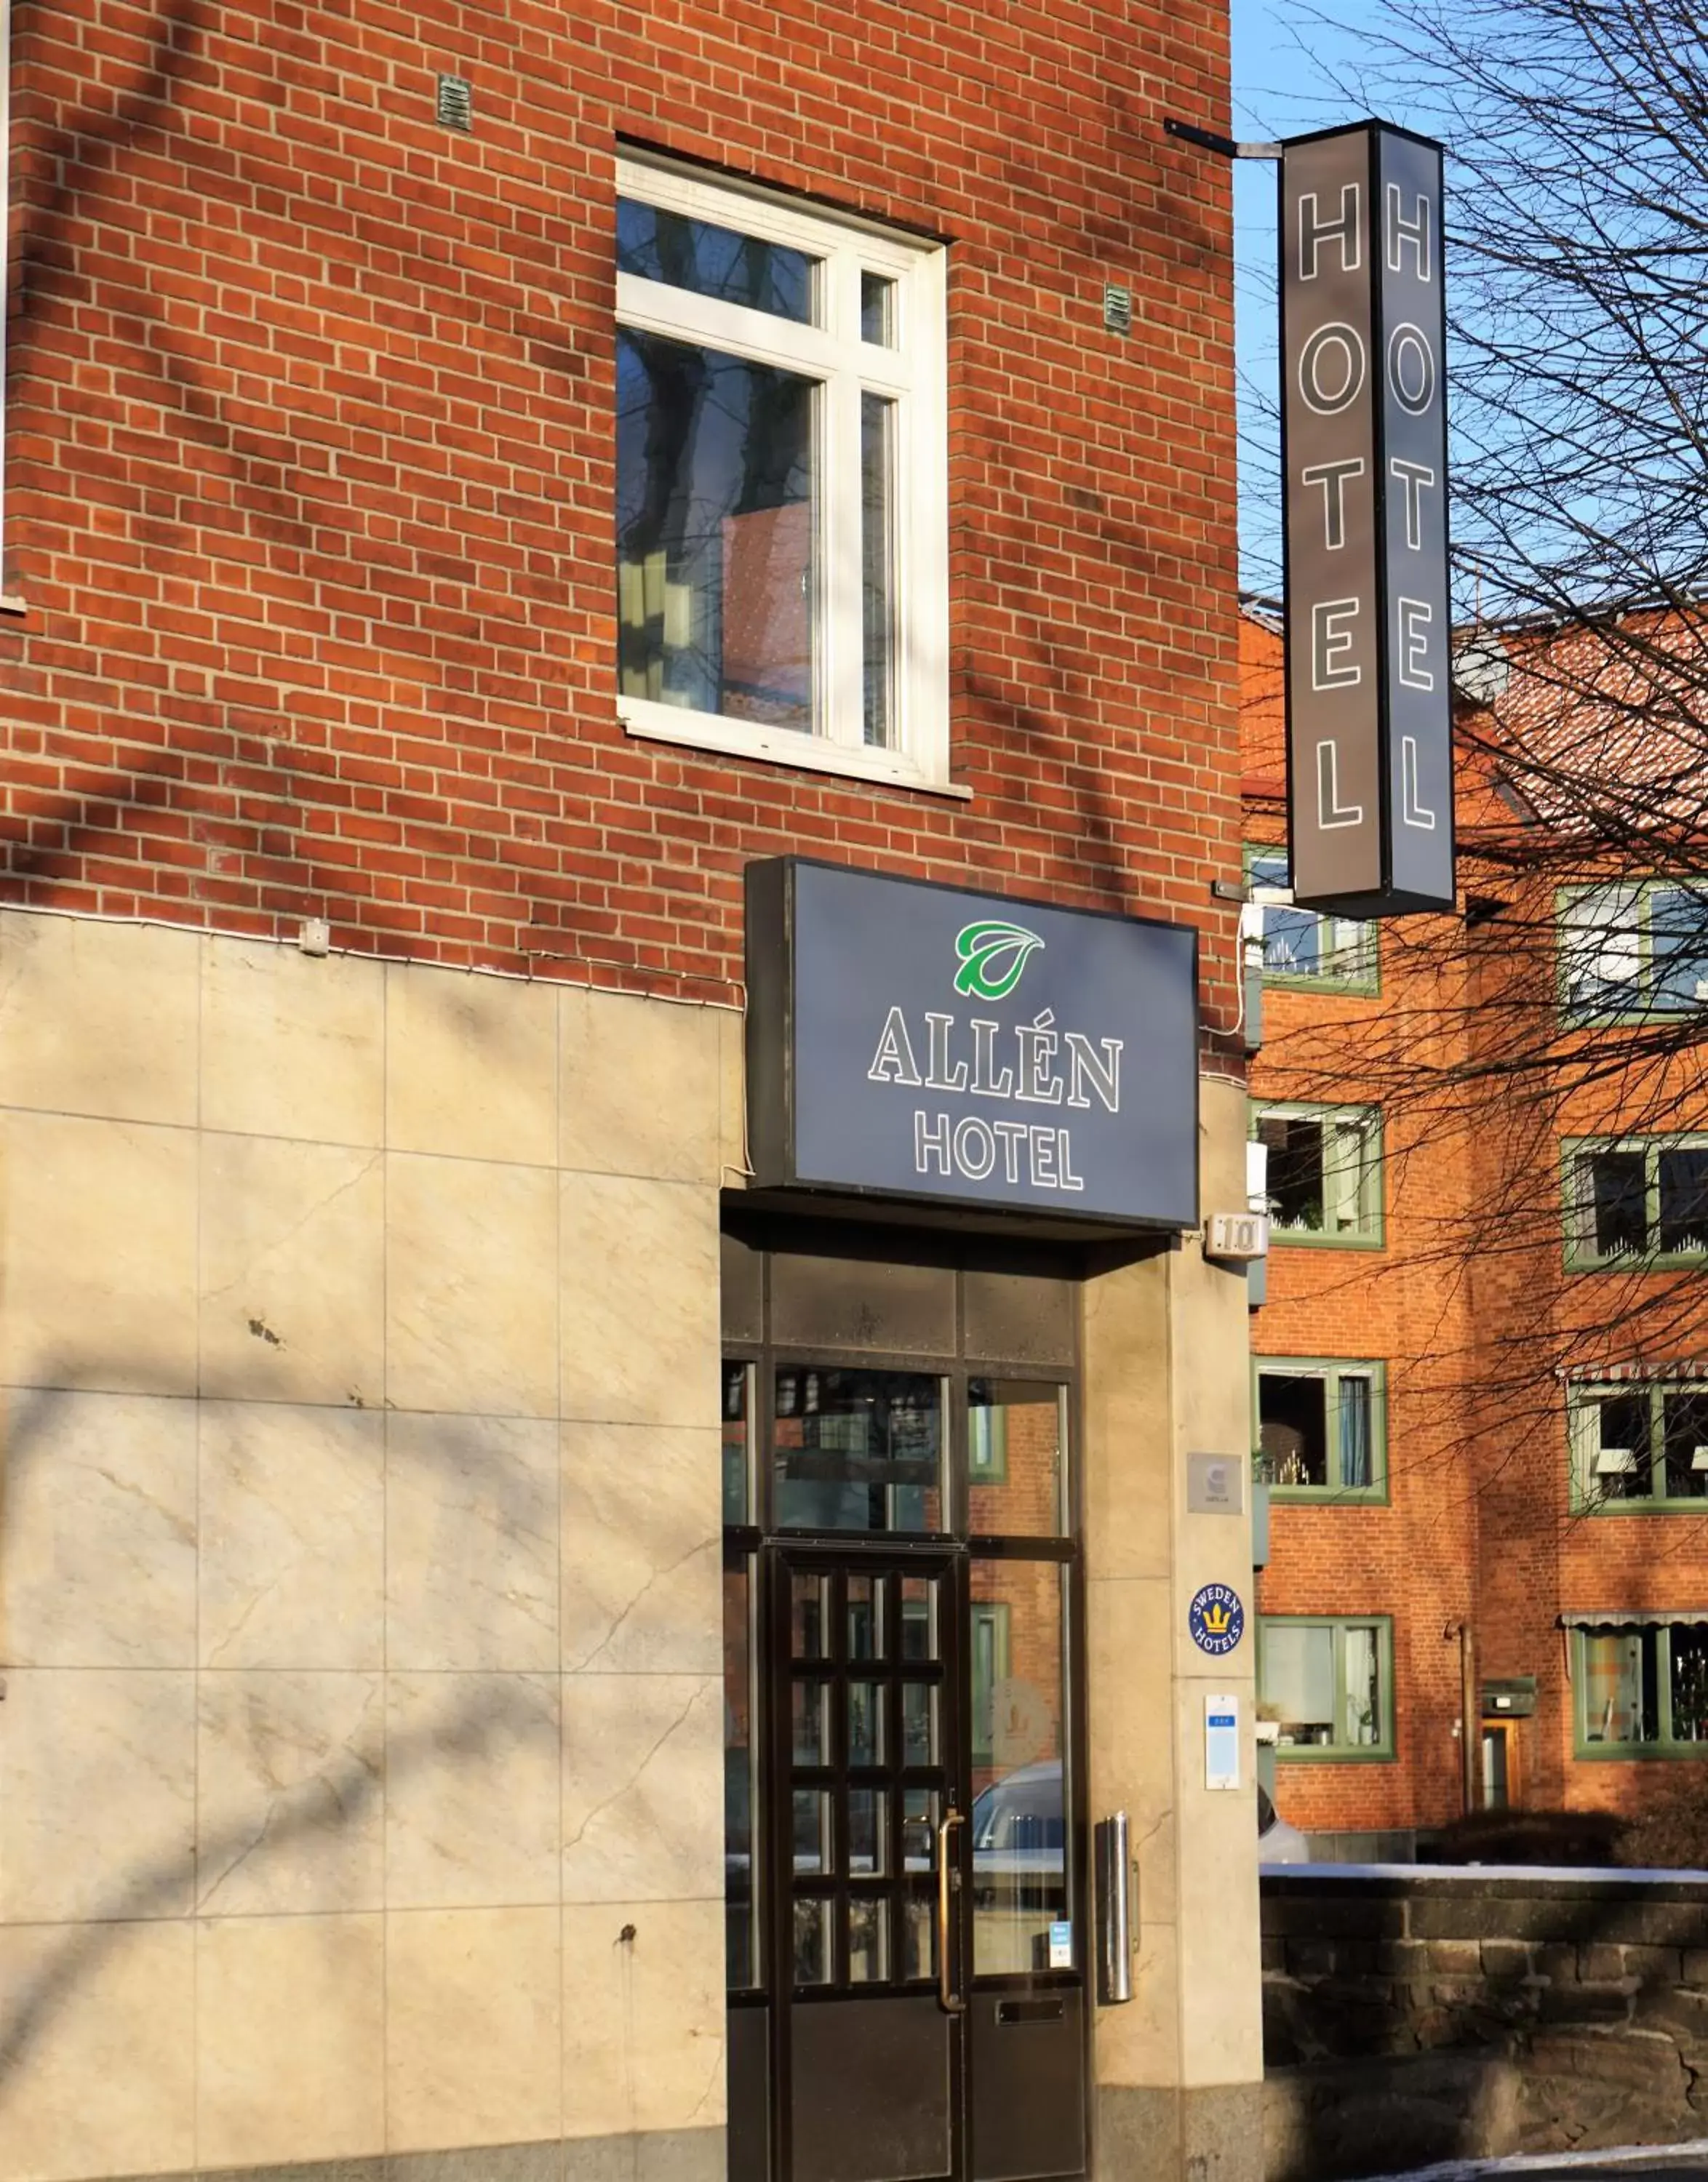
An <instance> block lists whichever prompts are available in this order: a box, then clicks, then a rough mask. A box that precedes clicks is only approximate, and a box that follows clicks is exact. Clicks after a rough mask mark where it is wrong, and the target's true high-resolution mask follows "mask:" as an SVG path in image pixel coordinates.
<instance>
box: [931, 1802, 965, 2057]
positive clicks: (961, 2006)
mask: <svg viewBox="0 0 1708 2182" xmlns="http://www.w3.org/2000/svg"><path fill="white" fill-rule="evenodd" d="M966 1823H967V1821H966V1819H965V1818H964V1817H963V1816H962V1814H961V1813H960V1812H959V1811H957V1810H955V1809H953V1808H951V1809H949V1810H947V1811H945V1813H944V1814H943V1823H942V1825H940V1826H939V1827H938V1829H937V2002H938V2005H939V2007H940V2008H941V2009H942V2010H943V2013H945V2015H960V2014H962V2013H965V2011H966V2007H967V2002H966V2001H965V2000H964V1999H963V1998H962V1996H961V1995H960V1994H959V1993H957V1991H956V1990H955V1980H954V1976H953V1974H952V1972H951V1969H950V1965H949V1942H950V1919H949V1889H950V1879H951V1872H950V1865H949V1836H950V1835H951V1833H952V1832H953V1831H954V1830H955V1828H956V1827H957V1826H964V1825H966Z"/></svg>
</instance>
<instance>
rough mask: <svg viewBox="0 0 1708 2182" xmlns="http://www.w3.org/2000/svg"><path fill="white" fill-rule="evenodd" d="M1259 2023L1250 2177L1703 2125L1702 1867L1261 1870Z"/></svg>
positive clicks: (1545, 2146) (1382, 2168)
mask: <svg viewBox="0 0 1708 2182" xmlns="http://www.w3.org/2000/svg"><path fill="white" fill-rule="evenodd" d="M1263 2020H1264V2060H1265V2064H1266V2068H1267V2070H1268V2072H1269V2074H1268V2107H1269V2112H1268V2121H1267V2146H1268V2149H1267V2174H1268V2177H1269V2182H1306V2178H1311V2182H1330V2178H1332V2177H1335V2176H1342V2175H1357V2174H1377V2173H1391V2172H1394V2171H1395V2170H1397V2169H1399V2168H1404V2167H1407V2166H1410V2165H1411V2164H1414V2163H1417V2164H1422V2163H1424V2162H1425V2161H1428V2160H1432V2159H1437V2158H1447V2157H1494V2156H1499V2155H1502V2154H1505V2153H1508V2152H1560V2151H1567V2150H1592V2149H1595V2148H1599V2147H1602V2146H1611V2145H1621V2144H1672V2143H1678V2142H1682V2141H1683V2140H1688V2139H1691V2138H1695V2137H1700V2136H1702V2135H1708V1878H1685V1877H1676V1878H1675V1877H1672V1876H1670V1875H1666V1876H1656V1875H1649V1874H1633V1873H1620V1874H1611V1873H1608V1874H1602V1873H1595V1874H1583V1873H1560V1874H1553V1873H1540V1872H1523V1873H1519V1872H1500V1873H1494V1872H1488V1873H1478V1872H1474V1871H1472V1872H1467V1873H1463V1874H1458V1873H1455V1874H1451V1875H1447V1874H1442V1875H1434V1874H1420V1875H1416V1876H1413V1875H1411V1874H1407V1873H1398V1872H1391V1873H1360V1874H1356V1875H1354V1874H1350V1873H1349V1874H1347V1875H1333V1874H1332V1873H1330V1872H1329V1871H1327V1870H1323V1869H1317V1870H1312V1871H1311V1872H1308V1873H1307V1872H1300V1873H1298V1874H1295V1875H1285V1876H1283V1875H1279V1874H1273V1873H1272V1874H1267V1875H1265V1877H1264V1880H1263ZM1444 2087H1445V2088H1444Z"/></svg>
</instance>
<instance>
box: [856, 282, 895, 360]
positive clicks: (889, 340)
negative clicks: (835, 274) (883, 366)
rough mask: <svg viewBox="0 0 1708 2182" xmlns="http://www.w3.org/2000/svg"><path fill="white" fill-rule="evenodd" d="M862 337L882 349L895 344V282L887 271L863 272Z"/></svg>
mask: <svg viewBox="0 0 1708 2182" xmlns="http://www.w3.org/2000/svg"><path fill="white" fill-rule="evenodd" d="M860 338H861V340H862V341H875V342H876V343H877V344H878V346H879V347H880V348H894V347H895V346H896V283H895V282H894V281H893V280H891V279H890V277H889V275H888V274H884V273H862V274H861V275H860Z"/></svg>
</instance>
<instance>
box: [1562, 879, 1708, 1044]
mask: <svg viewBox="0 0 1708 2182" xmlns="http://www.w3.org/2000/svg"><path fill="white" fill-rule="evenodd" d="M1557 915H1558V922H1559V933H1560V1004H1561V1009H1562V1011H1563V1012H1564V1013H1565V1014H1566V1016H1567V1017H1568V1018H1570V1019H1571V1020H1572V1021H1574V1022H1621V1021H1630V1020H1631V1019H1633V1018H1640V1017H1644V1016H1657V1015H1659V1016H1676V1015H1688V1014H1689V1013H1690V1011H1692V1010H1693V1009H1696V1008H1700V1007H1704V1006H1708V879H1700V878H1683V879H1679V878H1673V879H1645V880H1642V881H1637V882H1632V881H1628V882H1624V883H1621V884H1618V885H1610V886H1595V887H1572V888H1567V889H1564V890H1562V892H1561V894H1560V895H1559V897H1558V900H1557Z"/></svg>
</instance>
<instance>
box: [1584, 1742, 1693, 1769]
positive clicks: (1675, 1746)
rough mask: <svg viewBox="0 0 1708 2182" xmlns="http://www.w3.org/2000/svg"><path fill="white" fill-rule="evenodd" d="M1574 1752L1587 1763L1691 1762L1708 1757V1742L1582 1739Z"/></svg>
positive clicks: (1652, 1763) (1642, 1763)
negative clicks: (1595, 1740)
mask: <svg viewBox="0 0 1708 2182" xmlns="http://www.w3.org/2000/svg"><path fill="white" fill-rule="evenodd" d="M1572 1757H1573V1758H1576V1759H1577V1760H1578V1763H1579V1764H1584V1765H1605V1764H1610V1763H1611V1764H1619V1765H1655V1764H1661V1765H1666V1764H1677V1763H1678V1762H1679V1761H1681V1760H1682V1761H1683V1762H1684V1763H1686V1764H1688V1763H1689V1761H1690V1760H1691V1759H1692V1758H1708V1742H1580V1743H1579V1744H1578V1746H1577V1747H1576V1748H1575V1749H1574V1750H1573V1751H1572Z"/></svg>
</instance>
